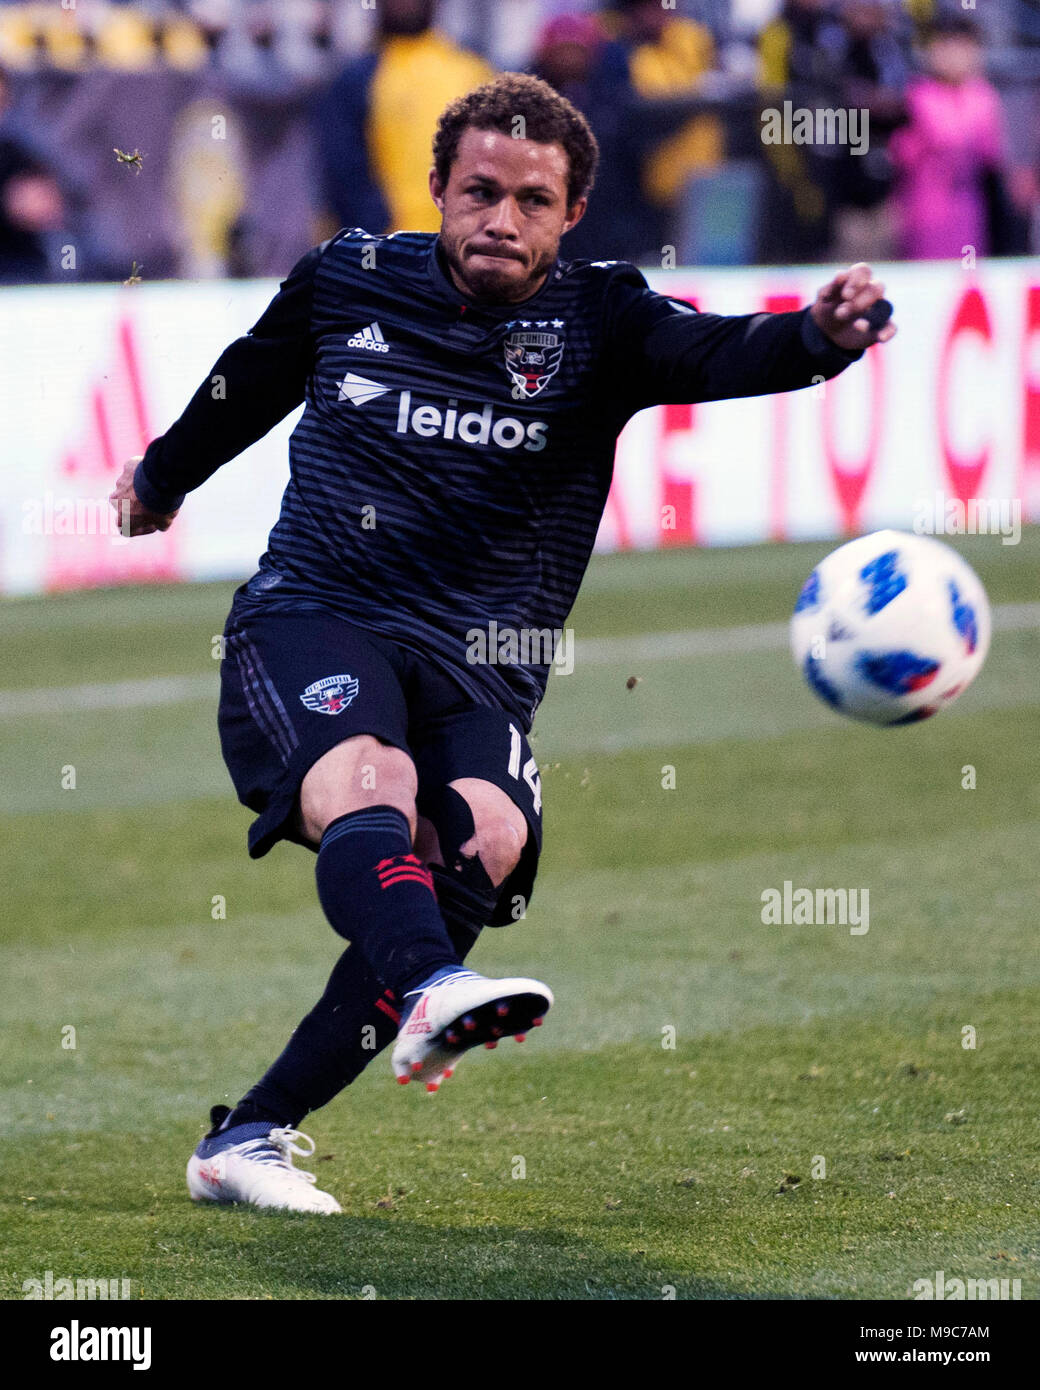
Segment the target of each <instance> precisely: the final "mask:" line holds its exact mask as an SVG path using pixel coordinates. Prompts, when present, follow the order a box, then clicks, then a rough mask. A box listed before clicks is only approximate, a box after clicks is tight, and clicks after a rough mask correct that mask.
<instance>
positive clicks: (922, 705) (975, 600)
mask: <svg viewBox="0 0 1040 1390" xmlns="http://www.w3.org/2000/svg"><path fill="white" fill-rule="evenodd" d="M990 626H991V618H990V608H989V600H988V599H987V598H986V591H985V589H983V587H982V584H981V582H980V581H979V578H978V575H977V574H976V573H975V571H974V570H973V569H972V568H971V566H970V565H968V564H966V563H965V562H964V561H963V560H962V559H961V557H960V556H959V555H958V554H957V553H956V551H954V550H951V549H950V547H949V546H948V545H944V544H943V543H942V541H937V540H934V539H932V537H930V536H917V535H912V534H910V533H909V532H905V531H875V532H874V533H873V534H872V535H869V536H859V537H858V538H857V539H856V540H854V541H849V542H848V544H846V545H843V546H841V547H839V549H837V550H834V551H832V552H831V554H830V555H828V556H827V558H826V559H825V560H823V561H822V562H821V563H820V564H819V565H817V566H816V568H815V569H814V570H813V572H812V574H810V576H809V578H808V579H807V580H806V581H805V584H804V585H803V586H802V591H801V593H800V594H799V596H798V602H797V603H796V604H795V609H794V613H793V615H792V617H791V650H792V653H793V654H794V659H795V662H796V663H797V665H798V668H799V670H800V671H801V672H802V674H803V675H804V676H805V679H806V680H807V681H808V683H809V686H810V688H811V689H812V691H813V692H814V694H816V695H818V696H819V698H820V699H821V700H823V701H824V702H825V703H826V704H828V705H830V706H831V708H832V709H835V710H837V711H838V713H839V714H845V715H848V716H849V718H850V719H863V720H866V721H867V722H868V723H871V724H912V723H914V722H915V721H916V720H919V719H927V718H928V717H929V716H930V715H933V714H937V713H938V712H939V710H941V709H943V708H945V706H946V705H948V704H950V703H951V702H952V701H953V700H955V699H956V698H957V696H958V695H959V694H960V693H961V691H963V690H965V689H967V687H968V686H969V685H970V684H971V683H972V681H973V680H974V679H975V677H976V676H977V675H978V673H979V671H980V669H981V667H982V663H983V661H985V659H986V653H987V651H988V650H989V638H990Z"/></svg>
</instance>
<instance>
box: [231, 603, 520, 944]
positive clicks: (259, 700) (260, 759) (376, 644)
mask: <svg viewBox="0 0 1040 1390" xmlns="http://www.w3.org/2000/svg"><path fill="white" fill-rule="evenodd" d="M224 639H225V648H224V660H223V662H222V664H221V690H220V709H219V715H218V723H219V728H220V746H221V750H222V752H223V755H224V761H225V763H226V764H227V767H228V771H229V772H230V773H231V780H232V781H233V782H234V784H235V790H236V792H237V793H238V799H239V800H240V801H241V802H242V803H243V805H245V806H248V807H249V809H250V810H252V811H255V812H256V813H257V819H256V820H255V821H254V822H253V823H252V825H251V826H250V828H249V839H248V843H249V853H250V855H251V856H252V858H254V859H258V858H260V857H261V856H262V855H264V854H266V853H267V851H268V850H269V849H270V848H271V847H272V845H274V844H276V843H277V842H278V841H279V840H291V841H293V842H294V843H296V844H301V845H305V846H306V848H308V849H311V850H314V851H315V852H316V851H317V846H316V845H312V844H310V843H309V842H308V841H306V840H304V839H303V838H302V836H301V835H300V833H299V829H298V826H297V822H296V812H297V799H298V795H299V790H300V783H301V782H302V781H303V778H304V776H305V775H306V773H307V771H308V769H309V768H311V767H312V766H313V765H314V763H316V762H317V761H318V759H319V758H320V757H322V756H323V755H324V754H325V753H327V752H328V751H329V749H330V748H333V747H334V746H335V745H336V744H337V743H341V742H342V741H343V740H344V739H347V738H351V737H353V736H354V735H356V734H370V735H372V736H373V737H375V738H378V739H380V740H381V741H382V742H383V743H388V744H390V745H392V746H393V747H395V748H400V749H402V750H403V751H404V752H406V753H407V754H408V755H409V756H410V757H411V759H412V761H413V762H414V764H415V767H416V771H417V773H418V779H419V796H418V800H419V803H420V805H421V804H422V802H423V800H424V793H426V792H428V791H429V790H431V789H433V788H437V787H441V786H444V785H446V784H447V783H448V782H453V781H455V780H456V779H457V778H460V777H479V778H482V779H483V780H484V781H486V782H491V783H493V784H494V785H495V786H496V787H500V788H501V789H502V791H504V792H505V793H506V795H507V796H508V797H509V798H510V800H511V801H512V802H513V803H514V804H515V805H516V806H518V807H519V808H520V810H521V811H522V812H523V813H524V817H525V819H526V821H527V824H528V827H529V831H530V833H529V834H528V837H527V843H526V844H525V846H524V849H523V853H522V855H521V858H520V863H519V864H518V865H517V867H516V869H514V871H513V873H512V874H511V875H510V876H509V878H507V879H506V881H505V883H503V885H502V887H501V889H500V890H499V897H498V902H497V904H496V907H495V911H494V913H493V915H492V918H491V921H490V922H489V923H487V925H488V926H505V925H507V924H508V923H509V922H511V921H514V920H516V918H517V917H519V916H521V915H522V914H523V912H524V911H526V905H527V904H528V903H529V902H530V900H531V892H532V889H533V887H534V880H535V874H536V873H537V868H538V857H539V855H540V853H541V846H542V810H541V786H540V782H539V777H538V771H537V766H536V764H535V760H534V757H533V755H532V753H531V748H530V745H529V744H528V742H527V739H526V737H525V736H524V733H523V730H522V729H521V728H520V725H519V723H518V721H517V720H516V719H515V717H514V716H513V715H511V714H510V713H508V711H506V710H502V709H496V708H493V707H491V706H485V705H476V704H474V703H473V701H472V700H471V699H470V698H469V697H468V696H467V695H466V694H465V693H464V692H463V691H462V690H461V689H460V688H459V687H458V686H457V685H456V684H455V683H454V681H452V680H451V678H450V677H449V676H448V675H447V674H445V673H444V672H443V671H441V670H440V669H438V668H437V667H435V666H434V665H433V664H432V663H431V662H429V661H427V660H425V659H424V658H422V657H420V656H417V655H416V654H415V653H413V652H410V651H407V650H405V649H404V648H403V647H400V646H398V645H397V644H396V643H393V642H389V641H387V640H386V639H384V638H382V637H379V636H377V635H376V634H374V633H371V632H365V631H363V630H362V629H360V628H357V627H354V626H353V625H352V624H350V623H349V622H347V621H346V620H345V619H343V618H339V617H337V616H336V615H335V614H333V613H329V612H325V611H322V610H318V609H306V610H301V609H295V610H292V611H288V610H283V609H279V610H275V611H269V612H263V613H260V614H252V613H250V614H248V615H246V614H243V613H241V612H237V611H236V610H235V609H232V612H231V614H230V615H229V617H228V621H227V626H226V628H225V631H224Z"/></svg>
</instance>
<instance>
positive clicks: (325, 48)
mask: <svg viewBox="0 0 1040 1390" xmlns="http://www.w3.org/2000/svg"><path fill="white" fill-rule="evenodd" d="M504 69H508V70H519V71H530V72H534V73H536V74H538V75H539V76H541V77H543V78H544V79H545V80H546V81H548V82H550V83H551V84H552V85H553V86H554V87H555V88H557V89H558V90H559V91H561V92H562V93H564V94H565V95H566V96H567V97H569V98H570V99H571V100H572V101H573V102H574V103H575V104H576V105H577V106H578V107H579V108H580V109H581V110H582V111H583V112H584V113H585V115H586V116H587V118H588V120H589V122H590V124H591V126H592V128H593V130H594V132H595V134H596V136H597V138H598V140H599V143H600V148H601V164H600V171H599V175H598V178H597V186H596V190H595V192H594V194H593V196H592V199H591V202H590V206H589V211H588V213H587V215H586V217H585V219H584V220H583V222H582V223H580V224H579V225H578V226H577V227H576V228H575V229H574V230H573V231H572V232H570V233H569V234H568V236H567V238H566V239H565V241H564V243H563V245H564V254H565V255H570V256H575V257H577V256H591V257H594V258H597V259H600V258H623V259H627V260H634V261H637V262H639V263H641V264H644V265H651V266H652V265H662V264H664V265H667V264H679V265H682V264H707V265H726V264H752V263H756V262H758V263H799V262H815V261H824V260H826V261H848V260H850V259H859V258H869V259H872V260H883V259H890V258H908V259H934V258H958V259H963V258H964V257H965V255H966V254H967V253H966V252H965V248H967V247H970V248H972V253H973V254H974V255H975V256H977V257H982V256H987V255H1021V254H1028V253H1030V252H1035V251H1037V250H1038V249H1040V212H1038V209H1040V0H973V2H972V3H971V4H970V5H969V4H968V0H606V3H596V0H440V3H438V0H278V2H277V3H275V0H182V2H181V3H170V2H169V0H164V2H163V3H149V2H148V0H137V3H133V4H115V3H110V0H105V2H102V0H48V3H9V2H8V3H4V2H3V0H0V280H3V281H4V282H7V283H36V282H41V281H65V282H68V281H69V280H99V279H100V280H107V279H113V278H117V279H119V280H123V279H125V278H126V277H127V276H128V275H130V273H131V269H132V268H134V267H135V263H136V269H137V270H139V272H140V273H141V274H142V275H143V276H144V277H145V278H147V279H149V280H152V279H160V278H168V277H189V278H203V277H214V276H254V275H276V276H279V277H282V276H284V275H285V274H287V273H288V270H289V268H290V267H291V266H292V264H293V263H294V262H295V261H296V260H297V259H298V258H299V256H300V255H302V254H303V252H304V251H305V250H306V249H308V248H309V247H310V246H312V245H314V244H315V243H316V242H317V241H320V240H322V239H323V238H324V237H325V236H328V235H331V234H332V232H334V231H335V230H336V229H338V228H339V227H341V226H361V227H364V228H366V229H367V230H369V231H371V232H381V231H392V230H397V229H401V228H409V229H417V230H436V229H437V226H438V215H437V213H436V210H435V209H434V207H433V205H432V203H431V202H430V199H429V194H428V192H427V171H428V169H429V165H430V144H431V139H432V135H433V129H434V125H435V123H436V119H437V116H438V114H439V112H440V111H441V109H442V108H443V107H444V106H445V105H446V104H447V102H448V101H450V100H451V99H452V98H454V97H456V96H458V95H460V94H462V93H463V92H465V91H468V90H469V89H471V88H472V87H474V86H477V85H479V84H480V83H481V82H483V81H485V80H487V79H488V78H489V77H490V76H492V75H493V73H494V72H495V71H499V70H504ZM788 102H789V103H791V105H790V107H789V108H787V110H788V123H787V126H786V129H787V131H788V133H789V138H787V139H785V140H780V141H778V142H774V143H770V142H769V141H767V140H764V139H763V132H764V129H765V125H764V121H763V113H764V112H770V111H776V112H783V111H784V109H785V103H788ZM805 110H814V111H815V110H846V111H856V112H859V113H869V125H868V126H867V127H866V129H867V131H868V134H869V139H868V140H866V141H863V140H862V139H860V140H859V141H858V142H857V143H855V144H854V143H852V142H851V141H850V142H847V143H844V144H842V143H839V142H838V141H837V140H835V138H834V127H833V126H832V127H830V128H829V129H826V130H823V131H821V130H820V129H819V128H816V129H814V131H812V132H809V134H811V135H812V138H804V137H805V136H806V134H807V131H806V128H805V127H802V128H801V130H800V134H799V137H798V138H791V135H790V133H791V131H792V130H793V129H794V128H795V127H794V126H792V117H796V116H797V113H798V112H799V111H805Z"/></svg>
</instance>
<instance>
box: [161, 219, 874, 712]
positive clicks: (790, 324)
mask: <svg viewBox="0 0 1040 1390" xmlns="http://www.w3.org/2000/svg"><path fill="white" fill-rule="evenodd" d="M861 355H862V354H861V353H858V352H857V353H848V352H844V351H843V350H841V349H840V348H837V347H836V346H834V345H833V344H832V343H831V342H830V341H829V340H828V339H827V338H825V337H824V335H823V334H822V333H821V332H820V330H819V329H818V328H817V326H816V325H815V324H814V322H813V320H812V319H811V317H810V316H809V312H808V310H807V309H803V310H799V311H797V312H794V313H783V314H765V313H760V314H749V315H741V316H720V315H715V314H708V313H698V312H696V311H694V310H693V309H692V308H691V307H690V306H689V305H687V304H685V303H683V302H681V301H677V300H673V299H669V298H668V297H667V296H665V295H661V294H656V293H654V292H652V291H651V290H650V289H649V287H648V286H647V283H646V281H645V279H644V278H643V276H642V275H641V274H640V272H639V271H638V270H637V269H636V268H635V267H634V266H632V265H629V264H627V263H625V262H620V261H570V262H567V261H557V262H556V264H555V265H554V267H553V268H552V270H551V271H550V273H549V275H548V278H547V279H546V281H545V283H544V285H543V286H542V288H541V289H540V290H539V291H538V293H537V294H535V295H533V296H532V297H531V298H530V299H527V300H525V301H524V302H523V303H522V304H519V305H501V306H495V305H487V304H478V303H475V302H474V301H472V300H468V299H466V298H465V296H464V295H463V294H461V293H460V291H459V290H458V289H457V288H456V287H455V286H454V283H453V281H452V280H451V278H450V274H449V272H448V270H447V266H446V264H445V262H444V259H443V253H442V251H441V250H440V248H439V245H438V241H437V238H436V236H434V235H432V234H425V233H424V234H420V233H410V232H409V233H401V232H398V233H396V234H394V235H392V236H379V237H377V236H371V235H369V234H368V233H367V232H363V231H360V230H357V229H355V230H350V231H343V232H340V233H339V234H338V235H337V236H335V237H333V238H332V239H331V240H330V241H328V242H325V243H324V244H323V245H322V246H319V247H316V248H315V249H314V250H313V251H311V252H309V253H308V254H307V255H306V256H304V257H303V259H302V260H301V261H300V262H299V263H298V264H297V266H296V267H295V268H294V269H293V271H292V273H291V274H290V276H289V278H288V279H287V280H285V281H284V282H283V283H282V286H281V289H280V291H279V293H278V294H277V295H276V296H275V298H274V299H273V300H272V302H271V304H270V305H269V306H268V308H267V310H266V311H265V312H264V314H263V315H262V317H261V318H260V319H259V321H258V322H257V323H256V325H255V326H254V327H253V328H252V329H251V330H250V332H249V333H248V334H246V335H245V336H244V337H242V338H239V339H238V340H237V341H236V342H234V343H232V344H231V346H230V347H228V348H227V349H226V350H225V352H224V353H223V354H222V355H221V357H220V358H219V359H218V361H217V362H216V364H215V365H214V367H213V368H212V371H211V373H210V376H209V377H207V379H206V380H205V381H204V382H203V384H202V385H201V386H200V387H199V390H198V391H197V392H196V394H195V395H194V397H193V398H192V400H191V401H190V403H189V404H188V406H187V408H186V409H185V411H184V413H183V414H182V415H181V417H180V418H179V419H178V420H177V421H176V423H175V424H173V425H171V427H170V428H169V429H168V430H167V431H166V433H165V434H164V435H162V436H161V437H159V438H158V439H155V440H153V441H152V443H151V444H150V445H149V447H148V449H147V451H146V453H145V455H144V458H143V460H142V462H141V463H140V464H139V465H138V468H137V472H136V476H135V479H134V484H135V489H136V491H137V495H138V497H139V498H140V499H141V501H142V502H143V503H144V505H145V506H146V507H148V508H150V509H151V510H154V511H157V512H170V511H174V510H175V509H176V508H177V507H179V506H180V504H181V502H182V501H183V497H184V494H185V493H188V492H190V491H191V490H192V489H193V488H196V487H198V486H199V485H200V484H201V483H203V482H205V480H206V479H207V478H208V477H209V476H210V475H211V474H212V473H213V472H214V471H215V470H216V469H217V468H219V467H220V466H221V464H223V463H226V462H227V461H228V460H229V459H231V458H234V456H235V455H236V454H238V453H240V452H241V451H242V450H243V449H245V448H246V447H247V446H248V445H249V444H251V443H253V442H255V441H256V440H257V439H259V438H261V436H263V435H264V434H266V433H267V431H268V430H270V429H271V428H272V427H273V426H274V425H275V424H276V423H277V422H278V421H279V420H281V419H282V418H283V417H284V416H285V415H287V414H288V413H289V412H290V411H291V410H293V409H294V408H295V407H296V406H298V405H299V404H300V402H301V401H303V400H305V401H306V409H305V410H304V412H303V415H302V416H301V418H300V421H299V423H298V425H297V426H296V429H295V430H294V431H293V434H292V437H291V440H290V444H289V451H290V480H289V483H288V485H287V487H286V489H285V494H284V497H283V499H282V508H281V515H280V516H279V518H278V521H277V523H276V525H275V526H274V529H273V530H272V531H271V534H270V537H269V540H268V548H267V551H266V552H265V554H264V555H263V556H262V557H261V559H260V565H259V569H258V571H257V573H256V575H254V577H253V578H252V579H251V580H250V581H249V583H248V585H247V586H245V588H244V590H242V591H240V593H239V594H238V595H237V596H236V600H235V606H236V610H238V611H239V612H241V613H244V614H248V612H249V611H250V610H251V609H253V610H255V609H257V608H259V609H264V610H271V609H286V608H288V609H305V608H321V609H326V610H331V611H333V612H335V613H338V614H340V615H342V616H343V617H345V618H346V619H348V620H349V621H350V622H352V623H354V624H355V625H356V626H358V627H361V628H364V629H366V630H369V631H372V632H376V633H378V634H380V635H381V636H383V637H385V638H388V639H390V640H391V641H394V642H396V643H398V644H400V645H401V646H404V647H406V648H408V649H410V650H412V651H415V652H418V653H419V654H421V655H424V656H425V657H426V658H427V659H429V660H431V661H433V662H434V663H435V664H437V665H438V666H439V667H441V668H442V669H445V670H446V671H448V672H449V673H450V674H451V675H452V677H453V678H454V679H455V681H456V682H457V683H458V684H459V685H460V686H461V687H462V689H463V690H464V691H465V692H466V694H467V695H468V696H469V697H470V698H472V699H473V700H474V701H476V702H477V703H480V704H489V705H496V706H500V707H504V708H506V709H508V710H509V711H510V712H511V713H513V714H514V715H515V716H516V717H517V718H518V719H519V720H521V721H522V722H523V724H524V727H525V728H529V727H530V723H531V719H532V717H533V715H534V711H535V709H536V708H537V705H538V703H539V701H540V700H541V698H542V695H543V694H544V691H545V683H546V680H547V678H548V673H549V666H548V665H547V664H527V665H525V664H522V663H520V662H512V663H510V662H497V663H491V662H487V663H482V664H471V663H470V662H469V661H467V652H469V653H472V652H474V651H475V650H476V648H475V646H474V641H473V634H474V632H484V633H488V632H489V630H490V631H494V632H497V633H498V634H502V633H505V632H508V631H512V632H515V633H518V634H521V633H523V632H524V631H525V630H526V631H527V632H531V633H533V632H542V631H545V630H549V631H558V630H559V629H561V628H562V626H563V624H564V621H565V619H566V617H567V614H568V613H569V612H570V609H571V606H572V604H573V602H574V599H575V596H576V594H577V592H578V587H579V585H580V583H581V579H582V576H583V574H584V572H585V568H586V565H587V564H588V560H589V555H590V553H591V551H592V546H593V542H594V541H595V537H596V531H597V528H598V525H599V520H600V516H601V514H602V511H603V507H604V504H605V502H606V497H607V492H608V489H609V487H610V479H611V472H612V468H613V460H614V449H615V443H616V440H617V436H618V434H619V432H620V431H621V428H622V426H623V425H624V424H625V422H626V421H627V420H628V419H629V418H630V417H631V416H632V415H633V414H635V412H636V411H639V410H642V409H644V407H646V406H651V405H656V404H660V403H664V402H690V401H712V400H723V399H728V398H731V397H737V396H757V395H762V394H765V393H769V392H775V391H789V390H793V389H796V388H798V387H803V386H807V385H809V384H810V383H811V382H812V380H813V379H814V378H815V379H817V380H819V378H820V377H821V376H822V377H824V378H829V377H832V376H835V375H837V373H838V372H840V371H841V370H842V369H843V368H844V367H845V366H847V365H848V363H850V362H852V361H855V360H856V359H857V358H858V357H859V356H861ZM218 375H219V376H220V377H222V378H223V379H224V389H223V391H222V392H214V390H213V388H212V384H211V383H212V380H213V378H214V377H216V376H218ZM215 396H217V397H219V398H218V399H215V398H214V397H215ZM492 622H494V623H495V624H496V625H497V626H496V628H495V629H491V628H490V625H491V623H492ZM534 650H535V654H536V655H538V656H544V655H546V653H545V651H544V649H540V648H539V646H538V644H537V643H536V644H535V647H534Z"/></svg>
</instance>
